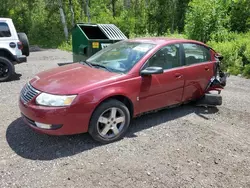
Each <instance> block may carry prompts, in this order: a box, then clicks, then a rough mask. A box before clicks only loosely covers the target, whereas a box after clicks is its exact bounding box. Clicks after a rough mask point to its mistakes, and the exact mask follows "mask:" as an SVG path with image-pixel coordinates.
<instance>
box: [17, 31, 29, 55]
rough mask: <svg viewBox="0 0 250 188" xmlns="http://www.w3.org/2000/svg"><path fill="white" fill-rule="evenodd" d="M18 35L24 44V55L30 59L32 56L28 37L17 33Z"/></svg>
mask: <svg viewBox="0 0 250 188" xmlns="http://www.w3.org/2000/svg"><path fill="white" fill-rule="evenodd" d="M17 35H18V38H19V40H20V41H21V42H22V44H23V49H22V53H23V55H25V56H27V57H28V56H29V55H30V46H29V40H28V37H27V35H26V34H25V33H17Z"/></svg>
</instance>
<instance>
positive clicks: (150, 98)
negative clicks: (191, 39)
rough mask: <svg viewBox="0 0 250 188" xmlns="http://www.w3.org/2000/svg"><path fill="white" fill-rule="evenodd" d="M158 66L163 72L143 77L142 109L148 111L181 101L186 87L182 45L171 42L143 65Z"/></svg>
mask: <svg viewBox="0 0 250 188" xmlns="http://www.w3.org/2000/svg"><path fill="white" fill-rule="evenodd" d="M151 66H157V67H162V68H163V69H164V73H162V74H153V75H150V76H142V77H141V88H140V95H139V104H140V111H141V112H146V111H150V110H155V109H158V108H162V107H165V106H170V105H174V104H177V103H180V102H181V100H182V94H183V88H184V70H183V67H182V64H181V54H180V45H179V44H171V45H167V46H165V47H163V48H161V49H160V50H159V51H158V52H156V53H155V54H154V55H153V56H152V57H151V58H150V59H149V60H148V61H147V63H146V64H145V66H144V67H143V69H144V68H146V67H151Z"/></svg>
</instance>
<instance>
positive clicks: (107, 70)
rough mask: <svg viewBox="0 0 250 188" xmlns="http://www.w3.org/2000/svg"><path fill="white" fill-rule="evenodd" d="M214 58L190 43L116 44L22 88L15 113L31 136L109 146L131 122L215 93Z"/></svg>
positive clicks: (221, 80) (218, 78)
mask: <svg viewBox="0 0 250 188" xmlns="http://www.w3.org/2000/svg"><path fill="white" fill-rule="evenodd" d="M219 59H220V58H219V56H218V54H217V53H216V52H215V51H214V50H213V49H211V48H210V47H208V46H207V45H205V44H203V43H201V42H198V41H193V40H184V39H169V38H142V39H129V40H124V41H121V42H117V43H115V44H112V45H109V46H108V47H106V48H105V49H103V50H101V51H99V52H97V53H96V54H94V55H93V56H92V57H90V58H89V59H87V60H86V61H83V62H79V63H73V64H70V65H65V66H61V67H57V68H54V69H51V70H47V71H44V72H41V73H39V74H37V75H36V76H35V77H34V78H33V79H32V80H30V81H29V82H28V83H27V84H26V85H25V86H24V88H23V89H22V91H21V94H20V100H19V107H20V110H21V113H22V116H23V119H24V121H25V122H26V123H27V124H28V125H29V126H30V127H31V128H33V129H35V130H37V131H39V132H42V133H45V134H50V135H70V134H78V133H84V132H89V133H90V135H91V136H92V137H93V138H94V139H95V140H97V141H99V142H102V143H109V142H113V141H115V140H118V139H120V138H122V137H123V136H124V134H125V133H126V131H127V129H128V127H129V124H130V120H131V118H133V117H135V116H138V115H140V114H143V113H145V112H150V111H154V110H157V109H162V108H165V107H172V106H175V105H179V104H183V103H186V102H188V101H194V100H202V99H204V97H206V95H208V91H209V90H214V89H222V88H223V87H224V86H225V82H226V79H225V74H223V72H222V71H220V69H219V62H220V61H219ZM211 96H212V97H215V98H216V100H214V101H217V102H214V105H220V104H221V101H220V100H218V98H219V97H218V96H219V94H217V95H211ZM211 96H210V97H211ZM208 101H209V100H208ZM210 101H211V98H210ZM218 101H219V102H218Z"/></svg>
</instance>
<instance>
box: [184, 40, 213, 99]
mask: <svg viewBox="0 0 250 188" xmlns="http://www.w3.org/2000/svg"><path fill="white" fill-rule="evenodd" d="M182 47H183V52H184V62H185V65H186V66H185V79H186V80H185V87H184V94H183V101H186V100H190V99H196V98H199V97H200V96H202V95H203V94H204V91H205V88H206V87H207V85H208V83H209V81H210V79H211V78H212V76H213V72H214V70H213V67H214V62H213V61H212V60H211V53H210V49H209V48H207V47H206V46H203V45H201V44H197V43H183V45H182Z"/></svg>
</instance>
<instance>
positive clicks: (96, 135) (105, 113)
mask: <svg viewBox="0 0 250 188" xmlns="http://www.w3.org/2000/svg"><path fill="white" fill-rule="evenodd" d="M114 109H116V113H115V110H114ZM112 112H114V113H113V114H115V116H114V115H112ZM112 118H113V119H112ZM118 118H119V119H118ZM100 120H102V122H105V123H102V122H100ZM122 120H124V121H122ZM116 121H119V123H117V122H116ZM120 121H122V122H120ZM129 124H130V112H129V110H128V108H127V107H126V105H125V104H123V103H122V102H120V101H118V100H114V99H111V100H108V101H105V102H103V103H102V104H101V105H100V106H98V107H97V109H96V110H95V111H94V113H93V114H92V117H91V119H90V123H89V130H88V132H89V134H90V135H91V136H92V138H93V139H94V140H96V141H98V142H101V143H103V144H108V143H111V142H114V141H117V140H120V139H121V138H123V136H124V135H125V134H126V131H127V129H128V127H129ZM105 128H106V129H105ZM106 132H107V134H105V133H106Z"/></svg>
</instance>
